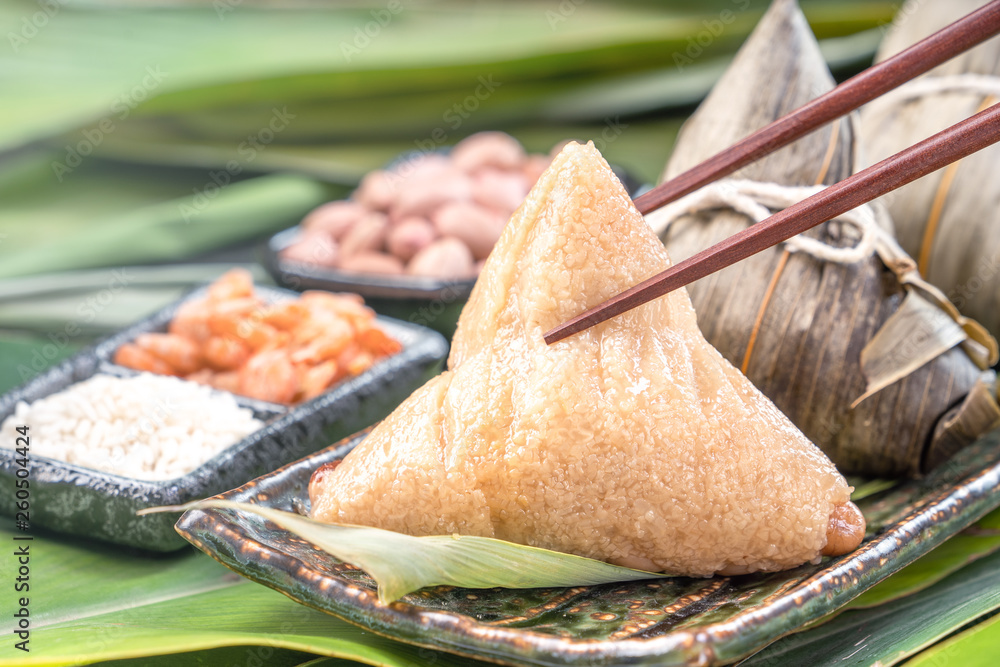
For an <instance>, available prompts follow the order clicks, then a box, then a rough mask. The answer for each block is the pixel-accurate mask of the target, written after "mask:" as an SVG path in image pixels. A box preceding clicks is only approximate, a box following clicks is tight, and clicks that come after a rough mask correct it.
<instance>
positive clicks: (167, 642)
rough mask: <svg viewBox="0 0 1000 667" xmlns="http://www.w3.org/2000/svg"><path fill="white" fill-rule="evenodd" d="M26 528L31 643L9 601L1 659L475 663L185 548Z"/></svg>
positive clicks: (414, 666) (12, 561)
mask: <svg viewBox="0 0 1000 667" xmlns="http://www.w3.org/2000/svg"><path fill="white" fill-rule="evenodd" d="M11 524H12V522H11V521H4V522H0V541H3V542H4V543H5V544H15V542H13V541H12V538H13V537H14V535H15V532H14V531H13V529H12V527H8V526H11ZM18 534H19V535H21V536H23V535H24V533H18ZM32 535H33V537H34V539H33V540H32V541H31V542H30V543H29V544H30V567H31V575H30V576H31V579H30V585H31V589H30V591H29V592H28V597H29V606H30V618H31V621H30V622H31V635H30V644H29V647H30V648H31V651H30V652H29V653H24V652H22V651H20V650H18V649H16V648H15V647H14V643H15V642H14V641H13V640H14V639H17V638H16V636H15V635H13V634H12V632H13V630H14V622H13V619H12V618H11V617H10V615H9V613H13V611H14V610H11V611H10V612H9V613H8V614H6V615H5V616H6V618H5V619H3V620H0V632H2V633H3V635H4V637H5V638H6V639H5V641H3V642H0V667H24V666H28V665H34V666H47V667H62V666H66V667H68V666H70V665H86V664H93V663H96V662H99V661H106V660H125V659H135V660H136V663H135V664H141V665H148V664H162V665H163V666H164V667H166V666H167V665H170V666H171V667H173V665H175V664H184V663H182V662H176V663H175V662H172V661H171V660H170V659H164V660H163V661H162V662H160V663H151V662H147V661H146V660H145V658H147V657H148V656H160V655H171V654H175V653H189V652H202V651H208V652H209V653H207V654H206V655H208V656H209V657H212V655H213V654H212V650H214V649H219V648H225V647H244V649H249V650H244V651H243V657H242V658H241V659H239V660H233V661H231V662H225V663H221V664H226V665H229V664H241V665H244V664H261V665H267V664H270V663H269V661H268V656H269V655H271V654H274V653H275V652H277V651H278V650H279V649H286V650H292V651H303V652H307V653H310V654H313V655H322V656H330V657H334V658H339V659H343V660H350V661H352V662H351V663H350V664H354V663H355V662H357V663H363V664H366V665H378V666H380V667H426V665H427V664H428V663H429V662H430V661H433V663H434V664H435V665H436V666H437V667H463V666H468V665H480V664H484V663H479V662H477V661H472V660H468V659H465V658H458V657H455V656H451V655H448V654H445V653H441V652H437V651H428V650H427V649H423V648H420V647H417V646H411V645H407V644H402V643H399V642H396V641H393V640H390V639H385V638H383V637H380V636H378V635H374V634H372V633H371V632H367V631H364V630H362V629H360V628H358V627H356V626H353V625H350V624H349V623H346V622H344V621H341V620H340V619H337V618H335V617H333V616H330V615H328V614H324V613H322V612H319V611H316V610H314V609H310V608H309V607H306V606H304V605H301V604H298V603H297V602H294V601H292V600H290V599H288V598H286V597H285V596H284V595H282V594H280V593H278V592H276V591H273V590H271V589H269V588H267V587H265V586H261V585H260V584H256V583H254V582H252V581H248V580H246V579H243V578H242V577H239V576H237V575H235V574H233V573H232V572H230V571H229V570H227V569H226V568H225V567H223V566H222V565H220V564H218V563H216V562H215V561H214V560H212V559H211V558H209V557H208V556H206V555H204V554H202V553H201V552H198V551H196V550H194V549H188V550H184V551H182V552H180V553H177V554H168V555H155V556H151V555H149V554H144V553H140V552H135V551H130V550H127V549H122V548H121V547H116V546H108V545H102V544H98V543H94V542H87V541H85V540H71V539H68V538H64V537H61V536H58V535H53V534H51V533H45V532H44V531H37V530H33V531H32ZM17 544H22V543H20V542H18V543H17ZM17 567H18V565H17V559H16V558H3V559H0V577H2V579H3V580H4V581H9V582H13V581H14V579H15V577H16V576H17V574H16V568H17ZM12 594H13V591H12ZM13 601H14V600H12V602H13ZM5 609H9V605H8V606H6V607H5ZM8 640H11V641H8ZM225 655H228V653H226V654H225ZM251 658H254V660H251ZM195 664H197V663H195ZM204 664H210V665H212V664H219V663H212V662H209V663H204Z"/></svg>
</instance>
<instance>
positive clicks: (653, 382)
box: [309, 144, 864, 576]
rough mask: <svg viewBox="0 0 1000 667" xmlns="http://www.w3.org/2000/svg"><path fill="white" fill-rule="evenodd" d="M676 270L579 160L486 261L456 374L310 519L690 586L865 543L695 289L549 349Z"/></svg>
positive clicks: (596, 170)
mask: <svg viewBox="0 0 1000 667" xmlns="http://www.w3.org/2000/svg"><path fill="white" fill-rule="evenodd" d="M669 265H670V260H669V258H668V256H667V252H666V250H665V249H664V247H663V245H662V243H660V241H659V240H658V239H657V237H656V236H655V235H654V234H653V233H652V231H650V229H649V228H648V227H647V226H646V224H645V222H644V221H643V219H642V216H641V215H640V214H639V213H638V211H636V209H635V208H634V206H633V205H632V201H631V199H630V198H629V196H628V194H627V193H626V191H625V189H624V188H623V187H622V186H621V184H620V183H619V182H618V180H617V179H616V178H615V176H614V174H613V173H612V171H611V169H610V168H609V167H608V165H607V163H606V162H605V161H604V159H603V158H602V157H601V155H600V153H598V151H597V150H596V149H595V148H594V147H593V145H591V144H588V145H580V144H569V145H568V146H566V148H565V149H564V150H563V151H562V152H561V153H560V154H559V155H558V156H557V157H556V158H555V160H554V161H553V163H552V165H551V166H550V167H549V169H548V171H546V172H545V174H543V176H542V177H541V178H540V179H539V181H538V183H537V184H536V185H535V187H534V189H533V190H532V191H531V193H530V194H529V195H528V198H527V199H526V200H525V202H524V203H523V204H522V205H521V207H520V208H519V209H518V211H517V212H515V213H514V216H513V217H512V218H511V220H510V222H509V223H508V224H507V226H506V228H505V230H504V232H503V235H502V237H501V239H500V241H499V242H498V244H497V245H496V247H495V249H494V250H493V252H492V254H491V255H490V257H489V259H488V260H487V262H486V265H485V267H484V269H483V272H482V274H481V275H480V278H479V280H478V282H477V283H476V286H475V289H474V290H473V293H472V296H471V298H470V299H469V302H468V304H467V305H466V307H465V309H464V311H463V312H462V316H461V319H460V321H459V325H458V331H457V333H456V334H455V338H454V341H453V344H452V351H451V356H450V358H449V370H447V371H445V372H444V373H442V374H441V375H439V376H438V377H436V378H434V379H432V380H431V381H429V382H428V383H427V384H426V385H424V386H423V387H422V388H421V389H419V390H417V391H416V392H415V393H414V394H413V395H411V396H410V397H409V398H408V399H407V400H406V401H405V402H403V403H402V404H401V405H400V406H399V407H398V408H397V409H396V410H395V412H393V413H392V414H391V415H390V416H389V417H388V418H387V419H386V420H385V421H383V422H382V423H380V424H379V425H378V426H377V427H376V428H375V429H374V430H373V431H372V432H371V433H370V435H368V437H367V438H366V439H365V440H363V441H362V442H361V444H359V445H358V447H357V448H356V449H355V450H354V451H352V452H351V453H350V454H349V455H348V456H347V457H346V458H345V459H344V461H343V462H342V463H341V464H340V465H339V466H337V467H335V468H321V469H319V470H318V471H316V473H315V474H314V475H313V478H312V480H311V483H310V488H309V493H310V498H311V501H312V514H313V516H314V518H316V519H319V520H321V521H330V522H338V523H352V524H364V525H371V526H377V527H380V528H384V529H389V530H395V531H399V532H403V533H409V534H412V535H433V534H453V533H458V534H462V535H479V536H485V537H496V538H500V539H504V540H509V541H512V542H518V543H522V544H528V545H533V546H538V547H543V548H548V549H554V550H558V551H563V552H569V553H574V554H579V555H582V556H588V557H592V558H597V559H600V560H605V561H609V562H612V563H616V564H620V565H626V566H631V567H638V568H642V569H647V570H651V571H663V572H667V573H671V574H678V575H692V576H708V575H712V574H715V573H725V574H737V573H745V572H753V571H771V570H780V569H785V568H790V567H795V566H797V565H800V564H802V563H804V562H807V561H813V560H816V559H818V558H819V557H820V555H821V554H824V553H826V554H840V553H845V552H847V551H850V550H852V549H854V548H855V547H856V546H857V545H858V544H859V543H860V541H861V538H862V536H863V533H864V520H863V518H862V517H861V515H860V512H858V510H857V508H856V507H854V506H853V505H852V504H850V491H851V489H850V487H848V485H847V483H846V482H845V481H844V478H843V477H842V476H841V475H840V474H839V473H838V472H837V470H836V468H835V467H834V466H833V464H832V463H831V462H830V461H829V460H828V459H827V458H826V456H824V455H823V453H822V452H820V451H819V450H818V449H817V448H816V447H815V446H814V445H813V444H812V443H810V442H809V441H808V440H807V439H806V438H805V436H803V435H802V434H801V433H800V432H799V431H798V430H797V429H796V428H795V427H794V426H793V425H792V423H791V422H790V421H789V420H788V419H787V418H786V417H785V416H784V415H783V414H781V412H779V411H778V409H777V408H775V406H774V405H773V404H772V403H771V402H770V401H769V400H768V399H767V398H766V397H764V396H763V395H762V394H761V393H760V392H759V391H758V390H757V389H755V388H754V386H753V385H752V384H751V383H750V382H749V380H747V379H746V377H744V376H743V375H742V374H740V373H739V372H738V371H737V370H736V369H734V368H733V366H732V365H730V364H729V362H727V361H726V360H725V359H723V358H722V356H721V355H720V354H719V353H718V352H717V351H716V350H715V348H713V347H712V346H710V345H709V344H708V343H707V342H706V341H705V339H704V337H703V336H702V335H701V332H700V331H699V330H698V326H697V324H696V321H695V314H694V310H693V309H692V307H691V303H690V301H689V299H688V296H687V293H686V292H685V291H684V290H678V291H676V292H673V293H671V294H669V295H667V296H665V297H663V298H660V299H657V300H655V301H653V302H651V303H649V304H646V305H644V306H641V307H639V308H637V309H635V310H632V311H630V312H628V313H625V314H623V315H621V316H619V317H617V318H614V319H612V320H610V321H608V322H605V323H603V324H601V325H598V326H596V327H594V328H592V329H590V330H588V331H585V332H583V333H582V334H579V335H577V336H574V337H572V338H569V339H567V340H564V341H561V342H559V343H557V344H555V345H552V346H548V345H546V344H545V342H544V341H543V340H542V334H543V333H544V332H545V331H547V330H548V329H550V328H552V327H553V326H555V325H557V324H559V323H561V322H563V321H564V320H566V319H567V318H569V317H570V316H572V315H576V314H577V313H579V312H580V311H582V310H584V309H586V308H588V307H591V306H594V305H596V304H598V303H600V302H601V301H603V300H605V299H607V298H609V297H611V296H613V295H614V294H616V293H618V292H620V291H622V290H624V289H626V288H628V287H630V286H632V285H634V284H635V283H638V282H639V281H641V280H643V279H645V278H648V277H649V276H651V275H652V274H654V273H657V272H659V271H662V270H663V269H665V268H667V267H668V266H669Z"/></svg>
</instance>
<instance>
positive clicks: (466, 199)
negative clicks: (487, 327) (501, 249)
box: [263, 132, 551, 336]
mask: <svg viewBox="0 0 1000 667" xmlns="http://www.w3.org/2000/svg"><path fill="white" fill-rule="evenodd" d="M550 162H551V156H550V155H543V154H529V153H528V152H527V151H525V149H524V147H523V146H521V144H520V143H519V142H518V141H517V140H516V139H514V138H513V137H511V136H509V135H507V134H504V133H502V132H480V133H478V134H473V135H471V136H469V137H467V138H466V139H463V140H462V141H460V142H459V143H457V144H456V145H455V146H454V147H452V148H451V149H450V151H448V152H446V153H445V152H414V153H410V154H407V155H404V156H402V157H400V158H398V159H397V160H395V161H394V162H393V163H392V164H390V165H389V166H388V167H386V168H385V169H379V170H375V171H372V172H369V173H368V174H367V175H366V176H365V177H364V178H363V179H362V181H361V183H360V185H359V186H358V188H357V189H356V190H355V191H354V193H353V194H352V195H351V196H350V198H348V199H344V200H339V201H332V202H329V203H326V204H323V205H321V206H319V207H318V208H316V209H315V210H313V211H312V212H311V213H309V214H308V215H307V216H306V217H305V218H304V219H303V220H302V222H301V223H300V224H299V225H298V226H297V227H294V228H291V229H286V230H284V231H283V232H280V233H278V234H276V235H275V236H273V237H272V238H271V239H270V241H269V242H268V244H267V245H266V247H265V249H264V253H263V254H264V264H265V266H266V267H267V268H268V270H269V271H270V273H271V275H272V276H273V277H274V278H275V280H276V281H277V282H278V283H279V284H281V285H283V286H285V287H290V288H292V289H306V288H313V289H327V290H333V291H350V292H355V293H357V294H360V295H362V296H364V298H365V300H366V302H367V303H368V304H369V305H370V306H371V307H372V308H374V309H375V310H376V311H377V312H379V313H382V314H386V315H390V316H393V317H398V318H400V319H404V320H408V321H410V322H414V323H417V324H422V325H426V326H429V327H431V328H433V329H436V330H438V331H440V332H442V333H444V334H445V335H446V336H450V335H451V334H452V333H453V332H454V329H455V324H456V323H457V321H458V314H459V312H460V311H461V308H462V305H463V304H464V303H465V301H466V300H467V298H468V296H469V293H470V292H471V291H472V286H473V285H474V284H475V280H476V276H477V275H478V274H479V271H480V269H481V268H482V265H483V263H484V262H485V260H486V257H487V256H488V255H489V253H490V251H491V250H492V248H493V245H494V244H495V243H496V241H497V240H498V239H499V238H500V234H501V232H502V231H503V228H504V225H506V223H507V220H508V219H509V218H510V216H511V214H512V213H513V212H514V211H515V210H516V209H517V207H518V206H520V205H521V202H522V201H523V200H524V198H525V196H526V195H527V194H528V191H529V190H530V189H531V187H532V186H533V185H534V184H535V181H537V180H538V177H539V176H540V175H541V174H542V172H543V171H545V169H546V168H547V167H548V165H549V163H550Z"/></svg>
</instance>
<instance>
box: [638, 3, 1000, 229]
mask: <svg viewBox="0 0 1000 667" xmlns="http://www.w3.org/2000/svg"><path fill="white" fill-rule="evenodd" d="M998 33H1000V0H993V2H990V3H989V4H988V5H985V6H984V7H980V8H979V9H977V10H976V11H974V12H972V13H971V14H969V15H968V16H966V17H964V18H961V19H959V20H958V21H955V22H954V23H952V24H951V25H949V26H946V27H945V28H942V29H941V30H939V31H938V32H936V33H934V34H933V35H931V36H930V37H927V38H925V39H923V40H921V41H919V42H917V43H916V44H914V45H913V46H911V47H910V48H908V49H906V50H904V51H900V52H899V53H897V54H896V55H894V56H892V57H891V58H888V59H886V60H884V61H882V62H881V63H878V64H877V65H873V66H871V67H869V68H868V69H866V70H865V71H863V72H861V73H860V74H858V75H856V76H854V77H852V78H850V79H848V80H847V81H845V82H843V83H842V84H840V85H839V86H837V87H836V88H834V89H833V90H831V91H830V92H828V93H825V94H824V95H820V96H819V97H817V98H816V99H815V100H813V101H811V102H808V103H807V104H804V105H803V106H801V107H799V108H798V109H796V110H795V111H793V112H792V113H790V114H788V115H787V116H784V117H782V118H779V119H778V120H776V121H774V122H773V123H771V124H770V125H767V126H766V127H764V128H761V129H760V130H757V131H756V132H754V133H753V134H751V135H750V136H748V137H747V138H745V139H743V140H741V141H739V142H738V143H736V144H734V145H732V146H730V147H729V148H727V149H726V150H724V151H722V152H721V153H718V154H716V155H713V156H712V157H710V158H709V159H707V160H705V161H704V162H702V163H701V164H699V165H697V166H695V167H692V168H691V169H689V170H688V171H686V172H684V173H682V174H680V175H679V176H676V177H675V178H672V179H670V180H669V181H667V182H666V183H663V184H661V185H659V186H658V187H656V188H653V189H652V190H650V191H649V192H647V193H645V194H644V195H642V196H640V197H637V198H636V200H635V206H636V208H638V209H639V212H640V213H642V214H646V213H649V212H650V211H653V210H656V209H658V208H659V207H661V206H663V205H664V204H667V203H669V202H671V201H673V200H675V199H677V198H679V197H683V196H684V195H686V194H688V193H690V192H694V191H695V190H697V189H698V188H700V187H702V186H703V185H707V184H708V183H711V182H712V181H715V180H717V179H719V178H722V177H723V176H727V175H729V174H731V173H733V172H734V171H736V170H737V169H739V168H741V167H745V166H746V165H748V164H750V163H751V162H754V161H755V160H759V159H760V158H762V157H764V156H765V155H767V154H769V153H772V152H774V151H776V150H778V149H779V148H781V147H782V146H786V145H788V144H790V143H791V142H793V141H795V140H796V139H798V138H800V137H803V136H805V135H807V134H809V133H810V132H812V131H813V130H816V129H818V128H820V127H822V126H824V125H826V124H827V123H829V122H831V121H833V120H836V119H837V118H840V117H841V116H843V115H845V114H847V113H849V112H851V111H853V110H854V109H857V108H858V107H860V106H861V105H862V104H866V103H867V102H871V101H872V100H874V99H875V98H876V97H879V96H880V95H884V94H885V93H887V92H889V91H890V90H892V89H894V88H897V87H899V86H900V85H901V84H903V83H906V82H907V81H909V80H910V79H913V78H914V77H917V76H919V75H921V74H923V73H925V72H927V71H929V70H931V69H933V68H935V67H937V66H938V65H940V64H941V63H943V62H945V61H947V60H950V59H951V58H954V57H955V56H957V55H958V54H960V53H963V52H964V51H967V50H968V49H971V48H972V47H973V46H976V45H977V44H979V43H981V42H983V41H985V40H987V39H989V38H990V37H993V36H994V35H996V34H998Z"/></svg>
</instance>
